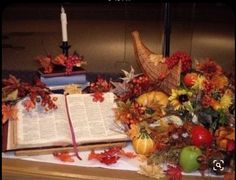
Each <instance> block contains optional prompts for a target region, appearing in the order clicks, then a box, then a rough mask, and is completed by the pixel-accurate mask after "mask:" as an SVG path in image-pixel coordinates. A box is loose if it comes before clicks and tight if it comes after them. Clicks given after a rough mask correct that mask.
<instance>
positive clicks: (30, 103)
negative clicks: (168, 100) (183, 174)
mask: <svg viewBox="0 0 236 180" xmlns="http://www.w3.org/2000/svg"><path fill="white" fill-rule="evenodd" d="M23 105H24V107H25V109H26V110H27V111H29V110H30V109H34V108H35V104H34V102H33V101H32V100H31V99H27V100H25V101H24V102H23Z"/></svg>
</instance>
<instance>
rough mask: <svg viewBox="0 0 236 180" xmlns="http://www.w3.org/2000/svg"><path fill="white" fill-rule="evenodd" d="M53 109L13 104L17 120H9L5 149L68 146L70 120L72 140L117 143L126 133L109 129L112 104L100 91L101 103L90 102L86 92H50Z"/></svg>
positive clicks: (91, 100)
mask: <svg viewBox="0 0 236 180" xmlns="http://www.w3.org/2000/svg"><path fill="white" fill-rule="evenodd" d="M52 96H53V97H57V101H56V104H57V107H58V108H57V109H56V110H52V111H48V112H46V111H45V109H44V108H43V107H42V106H41V105H40V103H38V104H36V108H35V109H33V110H30V111H27V110H26V109H25V107H24V106H23V103H24V101H25V99H23V100H21V101H20V102H18V103H17V108H18V120H17V121H9V123H8V132H7V145H6V149H5V150H16V149H27V148H38V147H53V146H69V145H72V134H71V133H72V132H71V128H70V126H69V118H70V120H71V123H72V126H73V130H74V134H75V139H76V143H77V144H78V145H79V144H89V143H99V142H117V141H124V140H128V136H127V135H126V134H123V133H120V132H117V131H114V130H112V129H111V128H110V127H111V126H112V124H113V123H114V112H113V110H112V108H114V107H115V106H116V104H115V102H114V94H113V93H110V92H109V93H104V101H103V102H94V101H93V96H91V95H90V94H71V95H67V96H65V95H62V94H52Z"/></svg>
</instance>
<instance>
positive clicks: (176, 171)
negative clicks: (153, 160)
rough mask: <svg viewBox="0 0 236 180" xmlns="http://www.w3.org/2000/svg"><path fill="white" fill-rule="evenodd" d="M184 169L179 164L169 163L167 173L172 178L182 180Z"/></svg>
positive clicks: (171, 179)
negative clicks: (172, 164)
mask: <svg viewBox="0 0 236 180" xmlns="http://www.w3.org/2000/svg"><path fill="white" fill-rule="evenodd" d="M181 172H182V170H181V168H180V167H179V166H171V165H167V170H166V174H167V176H169V179H170V180H181V178H182V173H181Z"/></svg>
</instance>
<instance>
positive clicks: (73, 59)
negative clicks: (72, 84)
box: [65, 54, 83, 75]
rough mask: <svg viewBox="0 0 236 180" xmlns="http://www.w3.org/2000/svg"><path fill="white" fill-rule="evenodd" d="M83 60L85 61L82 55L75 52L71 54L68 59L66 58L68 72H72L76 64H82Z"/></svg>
mask: <svg viewBox="0 0 236 180" xmlns="http://www.w3.org/2000/svg"><path fill="white" fill-rule="evenodd" d="M81 61H83V57H82V56H79V55H78V54H73V55H70V56H69V57H68V58H67V60H66V63H65V64H66V74H68V75H69V74H71V73H72V71H73V67H74V66H75V65H76V64H80V63H81Z"/></svg>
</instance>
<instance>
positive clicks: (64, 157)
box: [53, 151, 75, 162]
mask: <svg viewBox="0 0 236 180" xmlns="http://www.w3.org/2000/svg"><path fill="white" fill-rule="evenodd" d="M53 156H54V157H56V158H57V159H59V160H61V161H63V162H74V161H75V160H74V159H73V155H70V153H69V152H67V151H66V152H55V153H53Z"/></svg>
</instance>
